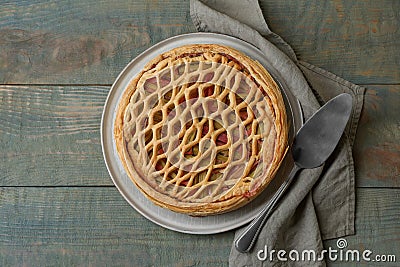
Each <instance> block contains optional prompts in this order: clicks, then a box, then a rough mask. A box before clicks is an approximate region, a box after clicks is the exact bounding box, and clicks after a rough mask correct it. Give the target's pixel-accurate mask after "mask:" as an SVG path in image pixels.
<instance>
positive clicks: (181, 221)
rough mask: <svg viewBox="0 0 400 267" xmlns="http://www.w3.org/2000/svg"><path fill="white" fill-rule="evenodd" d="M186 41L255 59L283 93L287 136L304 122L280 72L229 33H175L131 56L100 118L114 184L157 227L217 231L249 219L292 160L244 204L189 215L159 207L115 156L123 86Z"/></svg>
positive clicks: (188, 231) (181, 230)
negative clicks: (229, 49) (227, 48)
mask: <svg viewBox="0 0 400 267" xmlns="http://www.w3.org/2000/svg"><path fill="white" fill-rule="evenodd" d="M188 44H221V45H226V46H230V47H232V48H235V49H237V50H239V51H242V52H243V53H244V54H246V55H248V56H249V57H251V58H253V59H255V60H258V61H259V62H260V63H261V64H262V65H263V66H264V67H265V68H266V69H267V70H268V71H269V72H270V73H271V74H272V75H273V76H274V78H275V80H276V81H277V82H278V83H279V85H280V87H281V90H282V91H283V93H284V96H285V98H286V99H285V101H286V107H287V114H288V119H289V120H290V121H289V124H290V126H291V129H290V139H292V138H293V136H294V133H295V132H297V130H298V129H299V128H300V127H301V125H302V122H303V121H302V113H301V109H300V106H299V103H298V101H297V99H296V98H295V97H294V96H293V95H292V94H291V92H290V91H288V90H287V89H285V88H286V86H285V84H284V83H283V81H282V79H281V78H280V75H279V73H278V72H277V71H276V70H275V69H274V68H272V66H271V64H270V63H269V61H268V58H265V56H264V55H263V54H262V53H261V51H259V50H258V49H257V48H256V47H254V46H253V45H251V44H249V43H247V42H244V41H242V40H240V39H237V38H234V37H231V36H227V35H221V34H215V33H191V34H184V35H179V36H175V37H172V38H169V39H167V40H164V41H162V42H160V43H158V44H156V45H154V46H152V47H151V48H149V49H148V50H146V51H144V52H143V53H142V54H140V55H139V56H137V57H136V58H135V59H133V60H132V61H131V62H130V63H129V64H128V65H127V66H126V67H125V69H124V70H123V71H122V72H121V74H120V75H119V76H118V78H117V79H116V81H115V83H114V84H113V86H112V88H111V90H110V93H109V95H108V97H107V100H106V103H105V107H104V111H103V117H102V121H101V142H102V148H103V155H104V160H105V163H106V165H107V168H108V171H109V173H110V175H111V178H112V180H113V182H114V184H115V186H116V187H117V188H118V190H119V191H120V193H121V194H122V196H123V197H124V198H125V199H126V201H127V202H128V203H129V204H130V205H132V207H134V208H135V209H136V210H137V211H138V212H139V213H140V214H142V215H143V216H144V217H146V218H147V219H149V220H150V221H152V222H154V223H156V224H159V225H160V226H163V227H165V228H168V229H171V230H174V231H178V232H183V233H191V234H213V233H220V232H224V231H229V230H232V229H235V228H237V227H240V226H242V225H244V224H246V223H248V222H249V221H251V220H252V219H253V218H254V217H255V216H256V215H257V213H258V212H259V211H260V210H261V208H262V207H263V206H264V205H265V204H266V202H267V201H268V200H269V199H270V197H271V196H272V194H273V193H274V192H275V191H276V190H277V188H278V187H279V185H280V184H281V183H282V182H283V180H284V179H285V177H286V176H287V174H288V172H289V171H290V169H291V167H292V166H293V163H292V162H291V161H290V160H289V159H286V160H285V161H284V163H283V164H282V166H281V168H280V170H279V172H278V174H277V176H276V177H275V179H274V180H273V182H272V183H271V184H270V185H269V186H268V188H266V189H265V190H264V191H263V192H262V193H261V194H260V195H259V196H258V197H257V198H256V199H254V200H253V201H251V202H250V203H249V204H247V205H246V206H244V207H242V208H240V209H238V210H235V211H231V212H228V213H225V214H220V215H213V216H206V217H191V216H188V215H184V214H180V213H175V212H172V211H169V210H167V209H164V208H160V207H158V206H156V205H154V204H153V203H152V202H151V201H149V200H148V199H147V198H146V197H145V196H143V195H142V193H141V192H140V191H139V190H138V189H137V188H136V186H135V185H134V184H133V182H132V181H131V180H130V178H129V177H128V175H127V174H126V173H125V170H124V168H123V166H122V164H121V162H120V160H119V158H118V155H117V152H116V147H115V142H114V138H113V129H114V119H115V115H116V113H115V112H116V107H117V105H118V102H119V99H120V97H121V95H122V93H123V91H124V89H125V88H126V86H127V85H128V83H129V82H130V81H131V79H132V78H134V77H135V76H136V75H137V74H138V73H139V72H140V71H141V69H142V68H143V67H144V65H145V64H146V63H147V62H148V61H149V60H151V59H153V58H154V57H156V56H157V55H159V54H161V53H163V52H166V51H169V50H171V49H173V48H175V47H179V46H182V45H188Z"/></svg>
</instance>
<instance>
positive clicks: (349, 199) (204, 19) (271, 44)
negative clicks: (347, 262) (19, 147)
mask: <svg viewBox="0 0 400 267" xmlns="http://www.w3.org/2000/svg"><path fill="white" fill-rule="evenodd" d="M190 15H191V17H192V20H193V23H194V25H195V26H196V28H197V30H198V31H204V32H215V33H222V34H227V35H231V36H234V37H237V38H240V39H242V40H244V41H247V42H249V43H251V44H253V45H254V46H256V47H257V48H258V49H260V50H261V51H262V52H263V53H264V54H265V55H266V57H267V58H268V59H269V60H270V62H271V64H272V66H273V67H274V68H275V69H276V70H277V71H278V72H279V73H280V74H281V75H280V76H281V77H282V78H283V79H284V83H285V84H286V86H287V87H288V89H289V90H290V91H291V92H292V93H293V95H294V96H296V97H297V99H298V100H299V101H300V104H301V106H302V110H303V113H304V117H305V119H308V118H309V117H310V116H311V115H313V114H314V113H315V112H316V111H317V110H318V108H319V107H320V106H321V105H322V104H324V103H325V102H327V101H328V100H329V99H331V98H333V97H335V96H336V95H338V94H340V93H344V92H346V93H349V94H350V95H352V97H353V111H352V114H351V118H350V121H349V123H348V125H347V127H346V130H345V133H344V135H343V136H342V139H341V140H340V142H339V144H338V147H337V148H336V150H335V151H334V153H333V154H332V155H331V157H330V158H329V159H328V161H327V162H326V163H325V164H324V166H321V167H318V168H315V169H307V170H302V171H301V172H300V173H299V174H298V176H297V178H296V180H295V181H294V182H293V183H292V185H291V186H290V188H289V189H288V191H287V193H286V194H285V196H284V198H283V199H282V200H281V201H280V203H279V205H278V207H277V209H276V210H275V212H274V213H273V214H272V215H271V216H270V218H269V219H268V221H267V222H266V224H265V226H264V227H263V229H262V231H261V233H260V236H259V238H258V240H257V242H256V243H255V246H254V248H253V250H252V251H250V252H248V253H240V252H238V251H237V250H236V249H235V247H234V245H232V249H231V253H230V257H229V264H230V266H235V267H236V266H324V265H325V264H326V263H325V261H324V260H322V261H290V260H289V261H286V262H285V261H279V260H278V259H277V258H276V255H275V257H273V258H272V260H271V259H270V258H268V257H267V258H266V259H263V257H264V256H265V255H264V254H263V253H260V251H265V249H267V250H268V251H271V250H276V251H278V250H281V249H282V250H285V251H286V252H289V251H291V250H296V251H298V252H299V253H301V252H302V251H305V250H313V251H315V252H316V253H317V255H319V253H320V252H321V251H322V250H323V249H324V248H323V243H322V241H323V240H325V239H331V238H338V237H343V236H346V235H352V234H354V232H355V230H354V220H355V175H354V163H353V156H352V145H353V143H354V138H355V134H356V130H357V125H358V121H359V117H360V113H361V109H362V106H363V100H364V91H365V89H364V88H363V87H361V86H358V85H355V84H352V83H350V82H348V81H346V80H344V79H342V78H340V77H338V76H336V75H334V74H332V73H330V72H328V71H325V70H323V69H321V68H318V67H316V66H313V65H311V64H309V63H307V62H304V61H301V60H299V59H298V58H297V56H296V54H295V52H294V50H293V49H292V48H291V46H290V45H289V44H287V43H286V42H285V41H284V40H283V39H282V38H281V37H280V36H279V35H277V34H275V33H274V32H272V31H271V30H270V29H269V27H268V25H267V23H266V21H265V19H264V16H263V13H262V11H261V8H260V6H259V3H258V1H257V0H243V1H235V0H218V1H216V0H203V1H199V0H190ZM332 127H334V126H332ZM242 230H243V228H241V229H238V230H237V231H236V233H235V238H236V237H237V236H238V235H239V234H240V233H241V231H242ZM257 254H258V255H257ZM260 256H262V257H260Z"/></svg>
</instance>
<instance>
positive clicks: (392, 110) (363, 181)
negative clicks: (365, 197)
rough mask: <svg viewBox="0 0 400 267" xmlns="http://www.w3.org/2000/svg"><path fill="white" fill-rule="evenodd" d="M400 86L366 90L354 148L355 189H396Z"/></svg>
mask: <svg viewBox="0 0 400 267" xmlns="http://www.w3.org/2000/svg"><path fill="white" fill-rule="evenodd" d="M399 114H400V85H391V86H385V85H379V86H369V87H368V88H367V90H366V94H365V102H364V107H363V111H362V113H361V118H360V123H359V127H358V131H357V135H356V139H355V145H354V153H353V154H354V163H355V169H356V181H357V186H360V187H373V186H376V187H380V186H384V187H400V117H399Z"/></svg>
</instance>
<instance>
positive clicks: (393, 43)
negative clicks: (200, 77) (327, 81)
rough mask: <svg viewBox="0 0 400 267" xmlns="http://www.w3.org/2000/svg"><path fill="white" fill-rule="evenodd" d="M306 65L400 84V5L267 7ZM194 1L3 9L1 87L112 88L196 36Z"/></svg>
mask: <svg viewBox="0 0 400 267" xmlns="http://www.w3.org/2000/svg"><path fill="white" fill-rule="evenodd" d="M260 3H261V7H262V9H263V11H264V14H265V16H266V19H267V21H268V23H269V24H270V27H271V29H272V30H273V31H275V32H277V33H278V34H280V35H281V36H282V37H283V38H284V39H285V40H287V42H288V43H289V44H290V45H292V46H293V48H294V49H295V51H296V53H297V55H298V56H299V58H300V59H302V60H304V61H307V62H310V63H312V64H315V65H316V66H318V67H322V68H325V69H327V70H329V71H331V72H333V73H335V74H337V75H339V76H341V77H344V78H346V79H348V80H350V81H352V82H354V83H360V84H366V83H374V84H381V83H383V84H387V83H399V82H400V74H399V72H398V64H399V62H400V55H399V53H398V47H399V46H400V38H399V34H400V33H399V31H398V29H399V26H400V2H398V1H391V0H386V1H384V2H382V1H372V0H370V1H350V2H349V1H342V0H336V1H329V2H321V1H316V0H314V1H307V0H301V1H295V2H293V1H279V2H276V1H272V0H262V1H260ZM194 31H195V28H194V26H193V25H192V22H191V19H190V15H189V1H187V0H186V1H178V0H168V1H145V0H141V1H135V2H132V1H127V0H124V1H118V2H113V1H105V0H102V1H95V0H88V1H83V2H81V1H50V2H49V1H43V0H42V1H35V2H34V3H33V2H26V1H16V2H9V3H6V4H2V5H1V7H0V36H2V38H1V41H0V83H3V84H32V83H35V84H46V83H52V84H54V83H58V84H85V83H86V84H111V83H112V82H113V81H114V79H115V77H116V76H117V75H118V73H119V72H120V71H121V70H122V68H123V67H124V66H125V65H126V64H127V63H128V62H129V61H130V60H131V59H132V58H134V57H135V56H136V55H138V54H139V53H140V52H142V51H144V50H145V49H146V48H148V47H150V46H151V45H152V44H155V43H157V42H159V41H161V40H163V39H165V38H167V37H171V36H174V35H177V34H182V33H188V32H194Z"/></svg>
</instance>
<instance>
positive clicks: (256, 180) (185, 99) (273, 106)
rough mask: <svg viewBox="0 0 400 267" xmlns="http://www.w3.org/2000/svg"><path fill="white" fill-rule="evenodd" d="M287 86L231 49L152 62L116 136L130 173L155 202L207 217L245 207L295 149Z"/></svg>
mask: <svg viewBox="0 0 400 267" xmlns="http://www.w3.org/2000/svg"><path fill="white" fill-rule="evenodd" d="M287 128H288V127H287V119H286V113H285V106H284V102H283V99H282V95H281V93H280V89H279V88H278V86H277V84H276V83H275V81H274V80H273V78H272V77H271V75H270V74H269V73H268V72H267V71H266V70H265V69H264V68H263V67H262V66H261V65H260V64H259V63H258V62H257V61H254V60H252V59H250V58H249V57H247V56H245V55H243V54H242V53H241V52H239V51H236V50H234V49H232V48H230V47H225V46H221V45H213V44H209V45H189V46H183V47H179V48H175V49H173V50H171V51H169V52H166V53H164V54H162V55H159V56H158V57H157V58H155V59H153V60H152V61H150V62H149V63H148V64H147V65H146V66H145V67H144V68H143V70H142V71H141V72H140V73H139V74H138V75H137V76H136V77H135V78H134V79H133V80H132V81H131V82H130V84H129V86H128V87H127V88H126V90H125V92H124V93H123V95H122V97H121V99H120V103H119V106H118V110H117V116H116V120H115V126H114V138H115V142H116V147H117V151H118V154H119V157H120V159H121V161H122V163H123V165H124V168H125V170H126V172H127V173H128V175H129V177H130V178H131V179H132V181H133V182H134V183H135V185H136V186H137V187H138V188H139V190H140V191H141V192H142V193H143V194H144V195H145V196H146V197H148V198H149V199H150V200H151V201H153V202H154V203H155V204H157V205H159V206H162V207H164V208H168V209H170V210H172V211H176V212H181V213H186V214H189V215H196V216H204V215H211V214H219V213H223V212H227V211H230V210H233V209H236V208H239V207H241V206H243V205H244V204H246V203H248V202H249V201H250V200H252V199H253V198H254V197H256V196H257V195H258V194H259V193H260V192H262V190H263V189H264V188H265V187H266V186H267V185H268V184H269V183H270V181H271V180H272V179H273V177H274V175H275V174H276V171H277V169H278V167H279V166H280V163H281V161H282V160H283V157H284V155H285V153H286V151H287V147H288V145H287V135H288V133H287V132H288V130H287Z"/></svg>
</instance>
